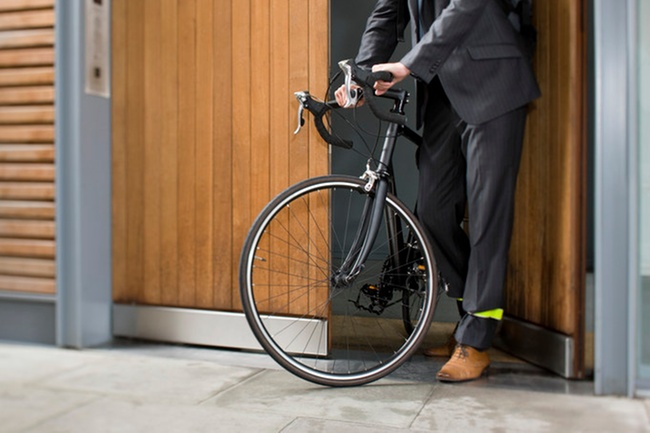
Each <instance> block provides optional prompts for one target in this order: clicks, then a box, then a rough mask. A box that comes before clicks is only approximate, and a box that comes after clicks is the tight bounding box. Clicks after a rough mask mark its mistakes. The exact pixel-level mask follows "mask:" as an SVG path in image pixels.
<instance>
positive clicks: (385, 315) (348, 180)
mask: <svg viewBox="0 0 650 433" xmlns="http://www.w3.org/2000/svg"><path fill="white" fill-rule="evenodd" d="M364 186H365V183H364V182H363V181H361V180H360V179H357V178H352V177H347V176H325V177H321V178H314V179H309V180H306V181H303V182H301V183H299V184H296V185H294V186H293V187H290V188H289V189H287V190H285V191H284V192H282V193H281V194H280V195H278V196H277V197H276V198H275V199H274V200H273V201H272V202H271V203H269V204H268V205H267V207H266V208H265V209H264V210H263V211H262V213H261V214H260V215H259V216H258V218H257V220H256V221H255V223H254V224H253V227H252V228H251V230H250V232H249V235H248V237H247V239H246V242H245V244H244V249H243V251H242V257H241V262H240V290H241V298H242V303H243V308H244V312H245V314H246V317H247V319H248V322H249V324H250V326H251V329H252V331H253V333H254V334H255V336H256V337H257V339H258V341H259V342H260V344H261V345H262V347H263V348H264V349H265V350H266V351H267V352H268V353H269V354H270V355H271V356H272V357H273V358H274V359H275V360H276V361H277V362H278V363H280V364H281V365H282V366H283V367H285V368H286V369H287V370H289V371H290V372H292V373H294V374H296V375H297V376H299V377H301V378H303V379H306V380H309V381H312V382H315V383H319V384H323V385H329V386H351V385H361V384H365V383H368V382H371V381H374V380H377V379H379V378H381V377H383V376H385V375H387V374H389V373H390V372H392V371H393V370H395V369H396V368H397V367H398V366H399V365H400V364H402V363H403V362H404V361H406V360H407V359H408V357H409V356H410V355H411V354H412V353H413V352H414V351H415V350H416V349H417V347H418V345H419V343H420V342H421V340H422V339H423V338H424V337H425V335H426V333H427V331H428V328H429V324H430V322H431V319H432V317H433V313H434V308H435V303H436V290H435V288H436V287H437V281H436V267H435V262H434V259H433V256H432V254H431V252H430V251H431V249H430V247H429V245H428V241H427V239H426V237H425V235H424V231H423V229H422V228H421V226H420V225H419V223H418V221H417V219H416V218H415V216H414V215H413V214H412V213H411V211H410V210H409V209H408V208H407V207H406V206H405V205H404V204H402V202H400V201H399V200H398V199H397V198H396V197H394V196H392V195H390V194H389V195H388V197H387V199H386V212H385V213H384V218H383V221H382V227H381V229H380V232H379V234H378V237H377V240H376V241H375V243H374V245H373V247H372V251H371V253H370V256H369V259H368V260H367V262H366V266H365V267H364V269H363V270H362V271H361V273H360V274H359V275H358V277H357V278H356V279H355V280H354V281H353V282H351V283H350V284H348V285H345V286H342V285H341V284H338V285H335V284H332V275H334V273H335V272H336V271H337V269H339V267H340V266H341V264H342V262H343V261H344V260H345V258H346V256H347V254H348V251H349V249H350V247H351V245H352V244H353V241H354V238H355V235H356V234H357V232H358V228H359V225H360V224H361V223H362V222H361V221H359V216H360V215H361V213H362V209H363V208H364V205H365V204H366V202H367V200H373V197H372V195H369V194H368V193H367V192H366V191H365V190H364V188H363V187H364ZM387 220H389V221H391V223H390V224H387V223H386V221H387ZM394 222H397V224H394ZM389 226H390V227H397V229H394V228H393V229H392V230H388V229H387V227H389ZM407 322H408V323H409V326H410V328H411V329H410V330H409V332H407V331H406V330H405V323H407Z"/></svg>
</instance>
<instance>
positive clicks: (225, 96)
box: [212, 1, 240, 309]
mask: <svg viewBox="0 0 650 433" xmlns="http://www.w3.org/2000/svg"><path fill="white" fill-rule="evenodd" d="M215 7H217V8H218V10H219V13H215V18H214V19H215V24H214V29H213V33H214V53H215V54H214V57H215V62H217V64H216V65H215V68H214V71H213V72H214V75H215V78H214V82H215V88H214V92H215V95H214V98H215V99H214V122H213V124H214V137H215V141H214V158H213V167H214V176H213V191H214V223H213V233H214V248H213V250H214V261H213V263H214V286H213V288H212V292H213V294H214V295H213V296H214V306H215V308H221V309H232V308H233V300H234V299H238V298H239V295H238V292H237V281H238V280H237V275H236V274H235V273H234V272H233V269H235V264H236V263H237V262H238V260H239V256H238V255H235V254H233V251H235V249H234V243H233V227H232V221H233V211H232V208H233V205H234V201H235V199H234V192H233V188H234V182H235V181H236V180H235V176H236V173H235V172H234V170H233V167H232V159H233V154H234V151H233V131H232V116H233V103H234V99H236V98H239V97H240V96H239V95H237V94H236V93H235V92H234V90H233V87H232V81H233V76H234V74H236V71H234V70H233V68H232V66H231V65H232V57H233V55H234V50H233V23H232V18H233V12H232V2H231V1H221V2H218V3H217V6H215Z"/></svg>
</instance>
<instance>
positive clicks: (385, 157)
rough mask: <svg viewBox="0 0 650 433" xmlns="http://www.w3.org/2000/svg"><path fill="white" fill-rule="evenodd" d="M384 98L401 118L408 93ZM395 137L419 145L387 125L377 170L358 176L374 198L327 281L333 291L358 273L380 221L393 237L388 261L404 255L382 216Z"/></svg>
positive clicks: (391, 186)
mask: <svg viewBox="0 0 650 433" xmlns="http://www.w3.org/2000/svg"><path fill="white" fill-rule="evenodd" d="M385 97H386V98H390V99H393V100H394V101H395V103H394V106H393V109H392V110H391V111H392V112H394V113H398V114H400V115H403V114H404V111H403V110H404V105H405V104H406V101H407V98H408V93H407V92H406V91H404V90H389V91H388V92H387V93H386V94H385ZM399 135H404V136H406V137H407V138H408V139H410V140H412V141H414V142H415V143H416V144H419V141H420V137H419V136H418V134H417V133H415V132H414V131H413V130H411V129H410V128H408V127H407V126H405V125H399V124H397V123H394V122H390V123H389V125H388V127H387V129H386V134H385V138H384V143H383V146H382V150H381V155H380V157H379V160H378V162H377V168H376V169H375V170H371V169H370V167H369V166H368V167H367V169H366V172H365V173H364V175H363V176H362V178H363V179H366V180H367V181H368V183H367V184H366V191H368V192H372V191H374V197H373V195H369V196H368V199H367V201H366V203H365V205H364V209H363V211H362V214H361V221H363V224H362V225H361V226H360V229H359V231H358V232H357V234H356V236H355V238H354V241H353V243H352V247H351V248H350V252H349V253H348V256H347V257H346V259H345V260H344V261H343V265H342V266H341V267H340V268H339V269H338V271H337V272H335V273H334V274H333V275H332V277H331V280H332V284H333V285H334V286H335V287H342V286H345V285H349V284H351V283H352V282H353V281H354V279H355V278H356V277H357V276H358V275H359V273H361V271H362V270H363V267H364V266H365V263H366V260H367V259H368V256H369V254H370V250H371V249H372V246H373V245H374V242H375V240H376V239H377V235H378V233H379V228H380V225H381V221H382V218H383V217H386V218H387V222H386V224H387V228H388V230H389V231H391V232H392V233H395V234H396V236H391V237H390V239H392V240H393V241H392V242H391V243H390V244H389V250H390V252H391V257H398V254H397V252H399V251H404V249H403V245H404V243H405V241H404V239H402V236H401V228H400V227H399V224H398V222H397V221H396V220H395V219H394V218H393V217H392V216H390V215H385V216H384V215H383V210H384V202H385V200H386V194H387V193H388V192H391V193H394V192H395V182H394V179H393V172H392V163H391V161H392V158H393V153H394V151H395V144H396V142H397V137H398V136H399ZM397 234H399V235H397ZM393 265H394V267H395V268H397V267H399V263H394V264H393Z"/></svg>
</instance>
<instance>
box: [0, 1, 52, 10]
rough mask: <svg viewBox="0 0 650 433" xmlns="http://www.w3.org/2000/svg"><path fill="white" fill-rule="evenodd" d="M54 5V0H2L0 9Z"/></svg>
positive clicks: (38, 7)
mask: <svg viewBox="0 0 650 433" xmlns="http://www.w3.org/2000/svg"><path fill="white" fill-rule="evenodd" d="M47 7H54V0H2V2H0V11H3V12H4V11H16V10H25V9H40V8H47Z"/></svg>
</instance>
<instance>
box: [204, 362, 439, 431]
mask: <svg viewBox="0 0 650 433" xmlns="http://www.w3.org/2000/svg"><path fill="white" fill-rule="evenodd" d="M433 388H434V385H432V384H427V383H413V382H405V381H394V380H388V379H383V380H380V381H378V382H375V383H373V384H369V385H365V386H360V387H352V388H328V387H322V386H319V385H314V384H311V383H309V382H306V381H304V380H302V379H299V378H297V377H295V376H293V375H291V374H289V373H286V372H283V371H266V372H264V373H263V374H260V375H258V376H256V377H254V378H253V379H251V380H249V381H247V382H245V383H243V384H241V385H240V386H238V387H235V388H233V389H230V390H228V391H227V392H224V393H222V394H220V395H218V396H216V397H215V398H213V399H210V400H209V401H207V402H206V403H205V404H206V405H215V406H218V407H223V408H233V409H234V408H237V410H244V411H254V412H258V411H264V412H268V413H275V414H284V415H288V416H295V417H311V418H323V419H330V420H340V421H351V422H359V423H372V424H381V425H386V426H392V427H408V426H409V424H410V423H411V422H412V421H413V420H414V419H415V417H416V416H417V414H418V412H419V411H420V410H421V409H422V406H423V404H424V402H425V401H427V399H428V396H429V395H430V394H431V392H432V390H433Z"/></svg>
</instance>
